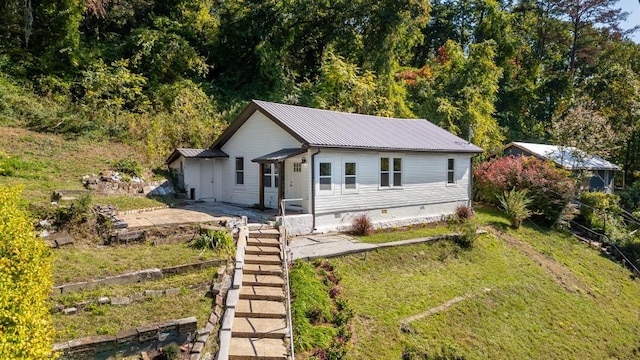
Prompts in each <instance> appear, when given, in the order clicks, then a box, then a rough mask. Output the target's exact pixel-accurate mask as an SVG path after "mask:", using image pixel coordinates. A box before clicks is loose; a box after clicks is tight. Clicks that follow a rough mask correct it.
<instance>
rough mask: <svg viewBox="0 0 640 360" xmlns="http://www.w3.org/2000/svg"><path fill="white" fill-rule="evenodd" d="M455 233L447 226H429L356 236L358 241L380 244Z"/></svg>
mask: <svg viewBox="0 0 640 360" xmlns="http://www.w3.org/2000/svg"><path fill="white" fill-rule="evenodd" d="M453 232H455V231H454V230H451V228H449V227H448V226H446V225H440V224H438V225H429V226H425V227H416V228H412V229H409V230H401V231H384V232H377V233H375V234H373V235H369V236H356V238H357V239H358V241H361V242H365V243H370V244H380V243H386V242H392V241H400V240H409V239H417V238H423V237H429V236H435V235H444V234H451V233H453Z"/></svg>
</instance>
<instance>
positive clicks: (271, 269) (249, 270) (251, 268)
mask: <svg viewBox="0 0 640 360" xmlns="http://www.w3.org/2000/svg"><path fill="white" fill-rule="evenodd" d="M242 270H243V272H244V274H245V275H277V276H279V275H282V267H281V266H280V265H260V264H245V265H244V268H243V269H242Z"/></svg>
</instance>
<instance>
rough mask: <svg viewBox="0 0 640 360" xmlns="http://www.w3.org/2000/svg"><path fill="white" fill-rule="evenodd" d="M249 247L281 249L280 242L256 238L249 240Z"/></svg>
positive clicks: (272, 239) (266, 238)
mask: <svg viewBox="0 0 640 360" xmlns="http://www.w3.org/2000/svg"><path fill="white" fill-rule="evenodd" d="M247 245H250V246H272V247H277V248H280V240H278V239H274V238H268V237H255V238H249V239H248V240H247Z"/></svg>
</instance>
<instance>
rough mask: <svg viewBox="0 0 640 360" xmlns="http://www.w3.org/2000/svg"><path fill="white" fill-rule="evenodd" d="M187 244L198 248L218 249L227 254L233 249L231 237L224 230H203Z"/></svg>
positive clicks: (231, 252) (231, 253)
mask: <svg viewBox="0 0 640 360" xmlns="http://www.w3.org/2000/svg"><path fill="white" fill-rule="evenodd" d="M189 246H190V247H193V248H196V249H199V250H219V251H221V252H223V253H226V254H227V255H229V256H231V255H233V253H234V251H235V243H234V242H233V237H232V236H231V234H229V233H228V232H227V231H224V230H204V231H203V232H202V233H201V234H200V235H199V236H198V237H196V238H195V239H193V240H192V241H191V242H190V243H189Z"/></svg>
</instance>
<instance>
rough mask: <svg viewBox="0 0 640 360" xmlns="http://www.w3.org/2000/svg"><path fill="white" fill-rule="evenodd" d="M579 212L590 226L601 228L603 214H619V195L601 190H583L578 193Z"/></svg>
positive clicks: (612, 215) (611, 215)
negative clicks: (583, 191) (580, 193)
mask: <svg viewBox="0 0 640 360" xmlns="http://www.w3.org/2000/svg"><path fill="white" fill-rule="evenodd" d="M580 204H581V205H580V213H581V214H582V217H583V218H584V221H585V224H586V225H587V226H589V227H591V228H603V227H604V220H605V214H606V216H607V217H610V218H614V217H617V216H618V215H620V212H621V211H622V209H621V208H620V197H619V196H618V195H615V194H605V193H603V192H585V193H582V195H580Z"/></svg>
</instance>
